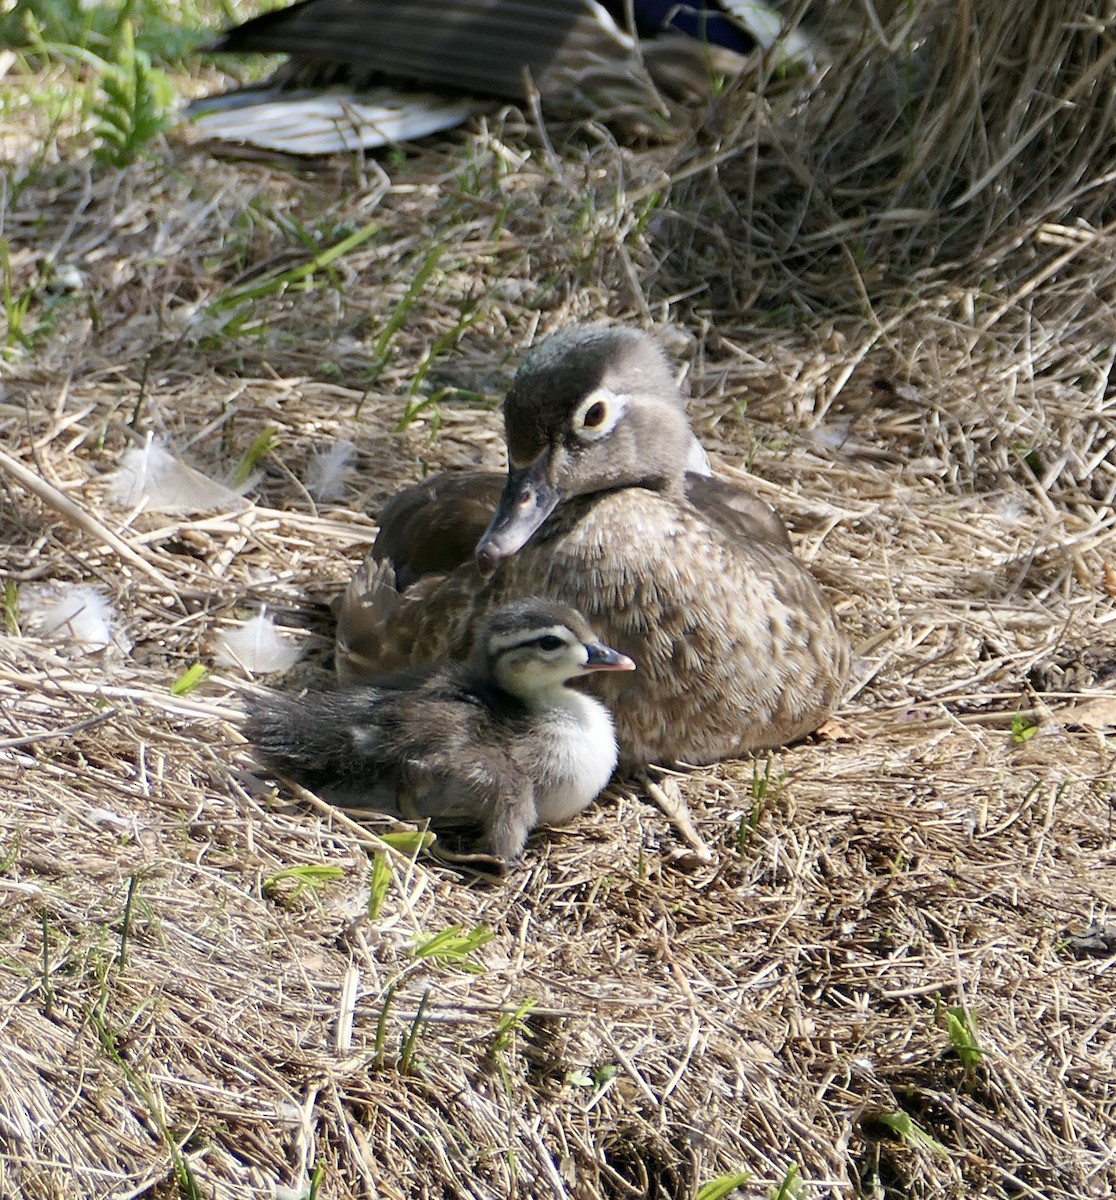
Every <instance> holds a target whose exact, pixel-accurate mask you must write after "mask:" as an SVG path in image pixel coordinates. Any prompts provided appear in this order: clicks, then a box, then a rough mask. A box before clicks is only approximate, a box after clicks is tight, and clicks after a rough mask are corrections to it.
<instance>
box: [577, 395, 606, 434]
mask: <svg viewBox="0 0 1116 1200" xmlns="http://www.w3.org/2000/svg"><path fill="white" fill-rule="evenodd" d="M607 416H608V406H607V405H606V404H605V402H604V401H603V400H598V401H597V402H596V403H595V404H591V405H590V406H589V407H588V408H587V409H586V410H585V416H584V417H582V419H581V424H582V425H583V426H584V427H585V428H586V429H598V428H599V427H600V426H601V425H603V424H604V421H605V417H607Z"/></svg>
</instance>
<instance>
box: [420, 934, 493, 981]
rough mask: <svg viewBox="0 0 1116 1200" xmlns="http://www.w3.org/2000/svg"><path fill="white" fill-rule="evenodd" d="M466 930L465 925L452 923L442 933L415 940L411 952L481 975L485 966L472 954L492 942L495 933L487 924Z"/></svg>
mask: <svg viewBox="0 0 1116 1200" xmlns="http://www.w3.org/2000/svg"><path fill="white" fill-rule="evenodd" d="M464 930H465V926H464V925H451V926H450V927H449V928H448V929H443V930H442V931H441V933H435V934H433V935H432V936H431V937H427V938H420V939H419V940H417V941H416V942H415V944H414V947H413V948H412V950H411V953H412V954H413V955H414V956H415V958H424V959H428V960H432V961H434V962H441V963H447V964H449V965H451V966H454V967H457V968H458V970H461V971H468V972H469V973H470V974H472V975H479V974H480V973H481V972H482V971H483V970H484V968H483V967H482V966H481V965H480V963H477V962H473V960H472V957H471V956H472V954H473V953H474V952H475V951H477V950H479V949H480V948H481V946H483V945H485V944H486V943H487V942H490V941H491V940H492V938H493V936H494V935H493V932H492V930H491V929H489V928H488V926H487V925H474V926H473V928H472V929H470V930H468V931H465V932H463V931H464Z"/></svg>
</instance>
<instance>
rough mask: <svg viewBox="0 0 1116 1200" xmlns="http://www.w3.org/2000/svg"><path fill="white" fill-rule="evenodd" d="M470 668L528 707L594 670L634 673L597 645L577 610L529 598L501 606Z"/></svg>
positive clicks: (615, 654) (489, 621)
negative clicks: (472, 667) (570, 681)
mask: <svg viewBox="0 0 1116 1200" xmlns="http://www.w3.org/2000/svg"><path fill="white" fill-rule="evenodd" d="M473 660H474V661H473V666H474V668H475V669H476V670H477V671H478V672H480V673H481V674H482V675H484V676H486V677H488V678H490V679H492V680H493V681H494V682H495V683H496V684H497V685H498V686H499V687H501V688H503V690H504V691H505V692H510V693H511V694H512V695H513V696H516V697H517V698H518V699H520V700H523V701H524V702H525V703H527V704H532V703H534V702H537V701H539V700H545V698H546V697H547V696H548V695H549V694H553V693H554V692H555V691H556V690H557V689H559V688H561V687H562V686H563V685H564V684H566V683H568V682H569V680H571V679H575V678H576V677H577V676H579V675H588V674H590V673H592V672H594V671H634V670H635V663H634V662H632V660H631V659H630V658H628V657H627V656H626V655H624V654H620V653H618V652H617V651H615V650H613V649H611V647H609V646H605V645H602V644H601V643H600V642H599V641H598V640H597V638H596V636H595V635H594V633H593V631H592V629H591V628H590V627H589V623H588V622H587V621H586V620H585V618H584V617H583V616H582V615H581V613H579V612H578V611H577V610H576V609H573V608H569V607H567V606H566V605H564V604H556V603H553V602H552V601H549V600H539V599H536V598H533V597H532V598H528V599H526V600H517V601H515V602H513V603H511V604H505V605H503V606H502V607H501V608H498V609H496V610H495V612H493V613H492V614H491V615H490V616H489V617H488V619H487V620H486V621H485V622H484V624H483V625H482V626H481V628H480V630H479V632H478V634H477V638H476V648H475V650H474V654H473Z"/></svg>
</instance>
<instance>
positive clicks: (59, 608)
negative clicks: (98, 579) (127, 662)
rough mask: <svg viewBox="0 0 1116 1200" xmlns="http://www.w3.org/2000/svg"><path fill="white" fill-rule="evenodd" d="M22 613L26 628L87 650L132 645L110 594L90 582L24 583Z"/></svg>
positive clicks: (21, 594)
mask: <svg viewBox="0 0 1116 1200" xmlns="http://www.w3.org/2000/svg"><path fill="white" fill-rule="evenodd" d="M19 616H20V622H21V624H22V626H23V629H24V632H26V633H29V634H33V635H35V636H37V637H42V638H48V639H50V640H51V641H58V642H71V643H73V644H74V645H76V646H80V647H81V648H82V649H84V650H87V651H94V650H104V649H105V648H106V647H108V646H114V647H116V648H117V649H118V650H123V651H125V652H127V651H128V650H130V649H131V648H132V640H131V638H129V637H128V635H127V634H126V633H125V632H124V630H123V628H122V626H121V622H120V617H119V615H118V613H117V612H116V610H115V609H114V608H113V606H112V603H111V602H110V601H109V599H108V597H107V596H105V594H104V593H103V592H101V591H98V589H97V588H95V587H91V586H90V585H89V584H86V583H44V584H36V585H33V586H30V587H22V588H20V590H19Z"/></svg>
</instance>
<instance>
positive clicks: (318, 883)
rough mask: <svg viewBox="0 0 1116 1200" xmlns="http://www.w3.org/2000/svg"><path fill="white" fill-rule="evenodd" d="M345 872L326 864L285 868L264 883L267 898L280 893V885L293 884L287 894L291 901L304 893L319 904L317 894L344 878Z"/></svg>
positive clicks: (309, 864)
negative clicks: (327, 885) (328, 885)
mask: <svg viewBox="0 0 1116 1200" xmlns="http://www.w3.org/2000/svg"><path fill="white" fill-rule="evenodd" d="M344 875H345V872H344V871H343V870H342V869H341V868H340V867H330V866H327V865H326V864H324V863H306V864H304V865H302V866H297V867H284V869H283V870H282V871H276V872H275V874H274V875H269V876H268V877H267V878H266V879H265V880H264V881H263V893H264V895H265V896H274V895H275V894H276V893H277V892H279V891H280V885H281V884H284V883H292V884H293V887H292V888H291V889H290V891H289V892H288V893H286V894H287V895H288V897H289V899H291V900H295V899H297V898H298V897H299V896H301V895H302V894H303V893H308V894H309V895H310V896H311V897H312V898H313V899H314V901H315V903H317V896H316V893H317V892H319V891H321V889H322V888H323V887H325V886H326V884H328V883H335V882H336V881H337V880H338V879H342V878H344Z"/></svg>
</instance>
